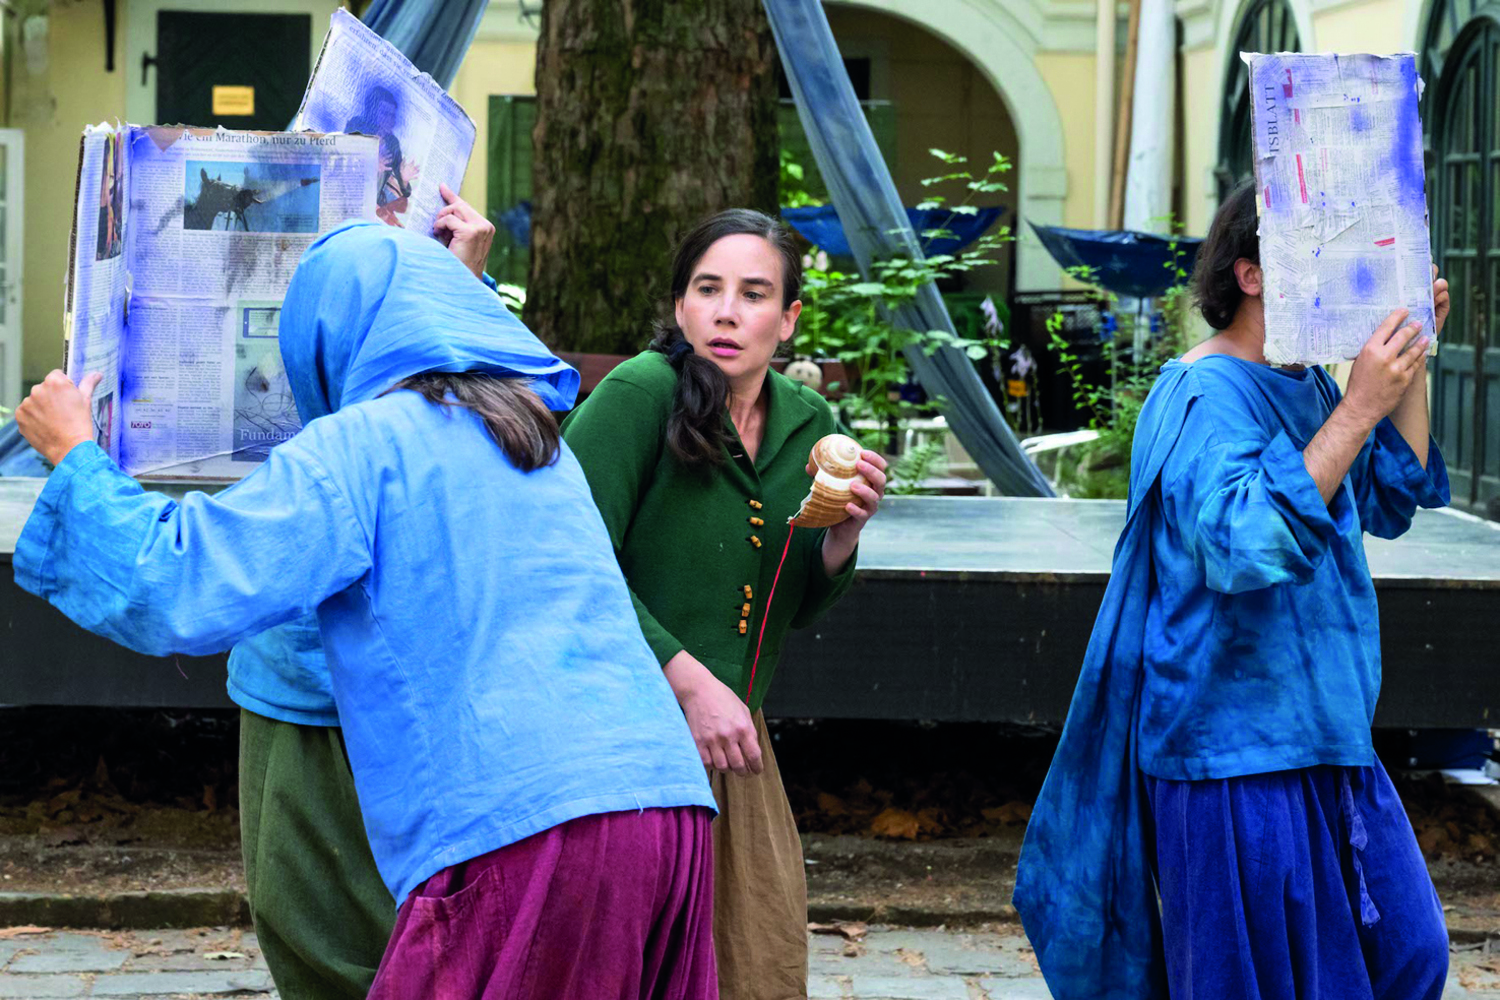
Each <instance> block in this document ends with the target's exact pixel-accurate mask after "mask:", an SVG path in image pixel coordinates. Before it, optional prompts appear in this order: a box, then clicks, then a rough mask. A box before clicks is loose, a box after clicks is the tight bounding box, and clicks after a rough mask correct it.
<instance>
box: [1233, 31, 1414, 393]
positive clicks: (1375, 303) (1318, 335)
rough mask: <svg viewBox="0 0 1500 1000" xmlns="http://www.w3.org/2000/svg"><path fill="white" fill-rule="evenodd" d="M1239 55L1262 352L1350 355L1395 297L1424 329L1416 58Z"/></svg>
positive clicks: (1306, 358) (1302, 359) (1315, 359)
mask: <svg viewBox="0 0 1500 1000" xmlns="http://www.w3.org/2000/svg"><path fill="white" fill-rule="evenodd" d="M1241 55H1242V57H1243V58H1244V59H1245V61H1246V62H1247V63H1249V65H1250V100H1251V108H1252V119H1253V122H1254V132H1255V178H1256V183H1257V185H1258V188H1259V192H1258V193H1259V198H1258V201H1257V203H1258V206H1259V209H1260V262H1261V268H1262V270H1263V272H1264V275H1265V287H1264V291H1263V296H1262V297H1263V300H1264V302H1265V313H1266V360H1267V361H1269V362H1270V363H1272V364H1278V365H1286V364H1325V363H1328V362H1334V361H1345V360H1348V359H1350V358H1353V357H1355V356H1357V355H1358V354H1359V351H1360V348H1361V347H1363V346H1364V344H1365V341H1367V340H1368V339H1369V338H1370V335H1371V334H1372V333H1373V332H1374V331H1375V328H1376V327H1377V326H1379V325H1380V322H1381V320H1383V319H1385V317H1386V316H1387V315H1389V313H1390V312H1391V310H1392V309H1396V308H1406V309H1409V310H1410V311H1411V320H1412V321H1414V322H1417V321H1419V322H1421V323H1422V324H1423V326H1422V332H1423V333H1424V334H1428V335H1431V336H1434V337H1435V336H1436V333H1437V325H1436V323H1435V321H1434V311H1433V300H1432V250H1431V246H1430V236H1429V231H1428V219H1427V195H1426V188H1425V183H1424V176H1423V169H1422V122H1421V118H1420V117H1419V115H1418V110H1417V102H1418V98H1419V97H1420V96H1421V93H1422V85H1421V82H1420V80H1419V79H1418V77H1417V70H1416V57H1415V56H1413V55H1411V54H1410V53H1406V54H1401V55H1393V56H1374V55H1342V56H1341V55H1293V54H1290V53H1282V54H1279V55H1260V54H1258V53H1241Z"/></svg>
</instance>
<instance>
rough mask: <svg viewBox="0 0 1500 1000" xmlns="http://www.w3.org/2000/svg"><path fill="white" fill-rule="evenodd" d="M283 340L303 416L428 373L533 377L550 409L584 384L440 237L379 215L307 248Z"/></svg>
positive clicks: (285, 313)
mask: <svg viewBox="0 0 1500 1000" xmlns="http://www.w3.org/2000/svg"><path fill="white" fill-rule="evenodd" d="M280 338H281V358H282V362H283V363H284V364H285V365H286V373H287V377H288V379H289V380H290V382H291V386H292V396H293V398H294V399H295V400H296V402H297V412H298V413H299V414H301V416H302V422H303V423H304V424H305V423H308V422H309V421H312V420H315V419H317V418H318V417H322V416H327V415H328V414H330V413H333V412H334V411H336V410H338V409H339V408H340V407H342V406H348V405H351V404H354V403H360V402H363V401H365V400H368V399H374V398H375V397H376V396H379V395H380V394H381V393H383V392H385V391H386V390H387V389H389V388H390V387H391V386H393V385H395V384H396V383H397V382H399V381H401V380H402V379H404V378H409V377H410V376H412V375H419V374H421V373H423V372H433V371H441V372H488V373H490V374H494V375H508V376H521V377H525V378H529V379H532V380H533V381H532V388H533V389H535V390H536V393H537V395H539V396H541V398H542V401H543V402H544V403H546V404H547V406H548V408H550V409H552V410H555V411H562V410H568V409H571V408H572V406H573V400H574V397H576V396H577V394H578V372H576V371H574V370H573V369H572V368H571V367H569V366H568V365H567V364H565V363H564V362H563V361H561V360H559V359H558V358H557V357H556V356H555V355H553V353H552V352H551V351H549V350H548V349H547V347H546V345H544V344H543V343H542V342H541V341H540V340H538V339H537V338H536V337H535V336H534V335H533V334H532V333H531V331H530V330H528V329H526V327H525V326H523V325H522V324H521V322H520V321H519V320H517V319H516V318H515V317H514V316H512V315H511V314H510V313H509V312H508V311H507V310H506V309H505V307H504V306H503V305H501V303H500V299H499V298H498V297H497V296H496V295H495V293H494V292H492V291H490V290H489V289H488V288H486V287H485V286H484V284H483V283H482V282H480V281H479V279H477V278H475V277H474V275H472V274H470V273H469V270H468V269H467V268H465V267H464V265H463V264H462V263H460V262H459V260H458V258H457V257H455V256H453V254H452V253H450V252H449V251H448V250H447V249H446V248H445V247H443V245H442V244H440V243H438V242H437V241H436V240H434V239H432V238H430V237H427V236H419V235H417V234H416V233H412V232H408V231H407V230H404V229H398V228H395V227H393V226H386V225H382V224H380V223H375V222H365V221H357V222H346V223H344V224H343V225H342V226H340V227H339V228H337V229H335V230H333V231H332V232H329V233H325V234H324V235H323V236H321V237H319V238H318V240H317V241H316V242H315V243H313V245H312V246H310V247H308V248H307V252H306V253H305V254H303V255H302V261H301V263H300V264H298V265H297V272H296V274H294V275H293V276H292V283H291V285H290V286H289V287H288V288H287V292H286V299H285V301H284V302H283V304H282V307H281V332H280Z"/></svg>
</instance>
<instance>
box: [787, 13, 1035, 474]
mask: <svg viewBox="0 0 1500 1000" xmlns="http://www.w3.org/2000/svg"><path fill="white" fill-rule="evenodd" d="M764 3H765V7H766V13H767V15H768V16H769V17H770V20H771V30H772V31H773V32H774V33H775V35H776V47H777V49H778V50H779V51H780V53H781V64H782V66H783V67H785V69H786V75H787V79H788V80H789V81H790V83H791V87H792V95H793V96H794V97H795V98H796V100H797V114H798V115H799V116H800V117H801V119H802V127H803V129H804V130H805V131H806V132H807V139H808V142H809V144H810V145H811V146H812V150H813V155H814V156H815V157H816V158H817V161H818V169H819V170H820V171H821V172H822V174H823V180H824V181H825V182H826V183H827V185H828V192H829V195H830V196H831V197H832V199H833V205H834V208H835V209H836V210H837V211H838V214H839V219H840V221H841V222H842V223H843V227H844V233H845V234H846V235H847V236H848V237H849V246H850V248H851V249H852V250H853V251H854V257H855V259H856V260H857V261H858V262H859V268H860V271H861V272H863V273H864V274H865V275H866V276H867V277H868V276H869V274H870V262H871V261H872V260H879V259H882V258H887V257H891V256H895V255H901V256H906V257H910V258H920V257H921V255H922V251H921V246H920V242H919V240H918V237H917V234H916V233H915V232H913V231H912V228H911V222H910V220H909V219H908V218H907V216H906V210H905V209H904V208H903V207H902V205H901V201H900V199H899V198H898V197H897V195H896V185H895V184H894V183H893V182H892V181H891V175H890V171H889V170H888V169H887V168H886V165H885V161H884V160H883V159H882V158H881V156H880V150H879V149H878V148H877V147H876V145H875V137H874V136H873V135H872V134H871V133H870V126H869V124H868V123H867V122H866V121H865V116H864V113H863V112H862V111H861V110H860V106H859V101H858V100H857V99H856V98H855V96H854V88H853V86H852V85H851V84H850V82H849V76H848V74H847V73H846V72H845V71H844V62H843V59H842V57H841V56H840V55H839V50H838V46H837V44H836V43H835V42H834V39H833V32H832V31H831V30H830V29H829V27H828V18H827V17H826V16H825V15H824V13H823V8H822V5H821V3H819V0H764ZM895 318H896V321H897V322H898V323H900V324H901V325H902V326H905V327H907V328H909V329H913V330H947V331H949V332H950V333H951V332H953V320H952V319H951V318H950V317H949V315H948V309H947V307H946V306H945V305H944V304H943V300H942V297H941V296H940V295H938V291H937V288H935V287H934V286H933V285H932V284H930V283H929V284H928V285H926V286H925V287H923V288H922V290H921V292H920V293H919V294H918V296H917V298H916V300H915V301H914V302H912V303H911V304H910V305H908V306H904V307H903V308H901V309H900V310H898V312H897V315H896V317H895ZM906 353H907V360H908V361H909V362H910V363H911V367H912V371H913V373H914V374H915V375H916V378H917V381H918V382H919V383H920V384H921V386H922V388H923V389H925V390H926V391H927V395H928V396H929V397H938V396H942V397H943V398H944V399H946V400H947V406H946V408H945V409H944V411H943V413H944V416H945V417H946V418H947V420H948V425H949V427H951V428H952V429H953V433H954V434H955V435H957V437H958V440H959V442H960V443H962V444H963V446H964V449H965V450H967V451H968V453H969V454H970V455H971V456H972V457H973V458H974V461H975V462H977V463H978V464H979V467H980V468H981V469H982V470H984V473H985V475H987V476H989V477H990V479H991V480H992V481H993V482H994V483H995V485H996V487H998V488H999V489H1000V490H1001V492H1003V493H1006V494H1008V495H1010V496H1033V497H1034V496H1043V497H1048V496H1053V495H1054V494H1053V492H1052V488H1051V486H1049V485H1048V483H1047V480H1046V477H1044V476H1043V475H1042V473H1041V471H1040V470H1039V469H1038V468H1037V467H1036V465H1035V463H1033V462H1032V461H1031V459H1030V458H1028V457H1027V456H1026V454H1025V453H1024V452H1022V451H1021V447H1020V444H1019V442H1017V441H1016V436H1015V434H1013V433H1012V432H1011V429H1010V425H1009V424H1007V423H1006V422H1005V418H1004V416H1003V415H1002V414H1001V413H1000V408H999V407H998V406H996V405H995V400H994V399H993V397H991V396H990V394H989V391H988V390H987V389H986V388H985V386H984V383H983V382H982V381H981V380H980V378H979V373H978V372H976V371H975V370H974V365H973V363H972V362H970V361H969V359H968V357H967V356H966V355H965V354H964V353H963V352H962V351H960V350H958V349H956V348H952V347H944V348H941V349H939V350H938V351H937V353H935V354H933V355H932V356H931V357H928V356H927V355H925V354H923V352H922V351H921V350H919V349H916V348H912V349H909V350H908V351H907V352H906Z"/></svg>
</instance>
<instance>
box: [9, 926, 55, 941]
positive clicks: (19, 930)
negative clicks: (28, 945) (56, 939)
mask: <svg viewBox="0 0 1500 1000" xmlns="http://www.w3.org/2000/svg"><path fill="white" fill-rule="evenodd" d="M51 933H52V928H50V927H37V926H35V925H34V924H27V925H25V926H23V927H0V939H4V938H18V937H23V936H25V935H27V934H51Z"/></svg>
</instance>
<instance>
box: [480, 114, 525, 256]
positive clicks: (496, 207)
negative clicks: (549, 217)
mask: <svg viewBox="0 0 1500 1000" xmlns="http://www.w3.org/2000/svg"><path fill="white" fill-rule="evenodd" d="M535 124H536V98H535V97H517V96H512V95H509V94H497V95H494V96H491V97H490V134H489V177H488V178H487V190H486V192H485V197H486V206H487V210H488V212H489V219H490V221H491V222H492V223H494V224H495V242H494V243H492V244H491V245H490V259H489V262H488V264H487V265H486V268H485V269H486V270H487V271H488V272H489V274H490V277H492V278H494V279H495V280H496V281H500V282H504V283H508V284H512V285H524V284H526V268H527V266H528V263H529V258H530V253H529V251H528V247H529V246H530V243H531V128H532V126H533V125H535Z"/></svg>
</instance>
